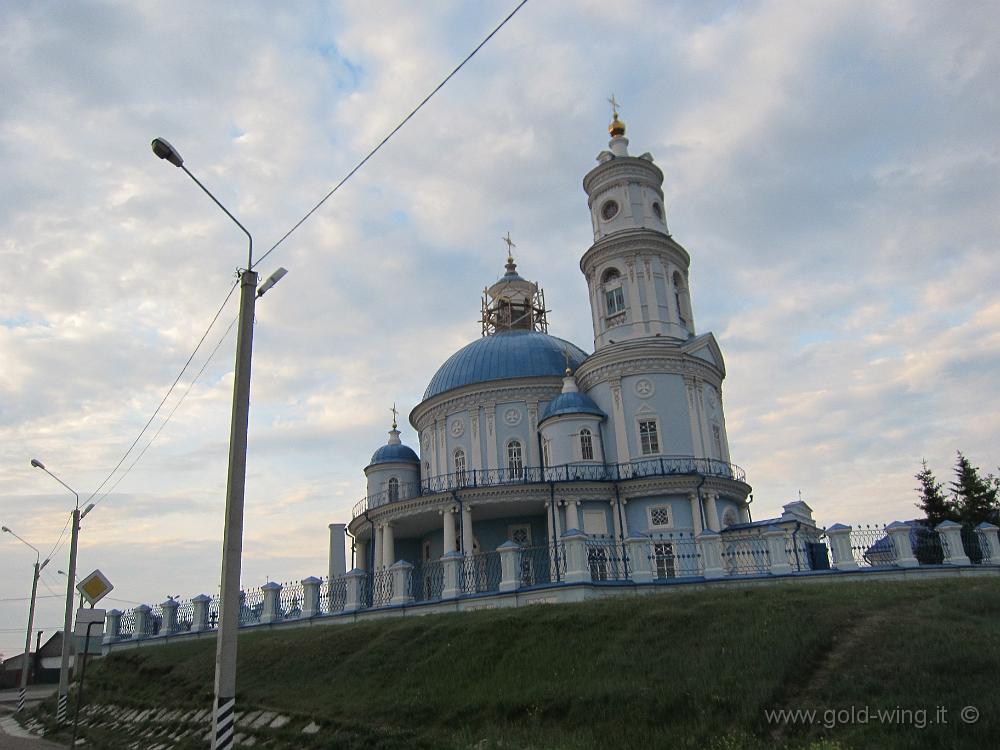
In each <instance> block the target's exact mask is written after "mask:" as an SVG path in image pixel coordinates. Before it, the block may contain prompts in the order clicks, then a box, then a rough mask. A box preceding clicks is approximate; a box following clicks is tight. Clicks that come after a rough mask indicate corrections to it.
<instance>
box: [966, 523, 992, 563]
mask: <svg viewBox="0 0 1000 750" xmlns="http://www.w3.org/2000/svg"><path fill="white" fill-rule="evenodd" d="M972 531H974V532H975V534H976V540H977V542H978V543H979V552H980V560H979V561H980V562H982V561H983V560H993V561H994V564H995V563H996V559H995V557H994V555H996V550H995V549H992V545H991V544H990V539H989V537H988V536H986V534H985V533H984V532H983V531H982V530H981V529H972Z"/></svg>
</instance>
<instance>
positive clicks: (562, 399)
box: [539, 391, 608, 422]
mask: <svg viewBox="0 0 1000 750" xmlns="http://www.w3.org/2000/svg"><path fill="white" fill-rule="evenodd" d="M560 414H594V415H596V416H598V417H601V418H602V419H603V418H606V417H607V416H608V415H607V414H605V413H604V412H603V411H601V409H600V407H598V406H597V404H595V403H594V400H593V399H592V398H591V397H590V396H588V395H587V394H586V393H580V392H579V391H573V392H570V393H560V394H559V395H558V396H556V397H555V398H554V399H552V400H551V401H549V405H548V406H547V407H545V413H544V414H542V418H541V419H540V420H539V421H540V422H544V421H545V420H546V419H548V418H549V417H558V416H559V415H560Z"/></svg>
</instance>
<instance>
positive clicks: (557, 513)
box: [554, 500, 565, 540]
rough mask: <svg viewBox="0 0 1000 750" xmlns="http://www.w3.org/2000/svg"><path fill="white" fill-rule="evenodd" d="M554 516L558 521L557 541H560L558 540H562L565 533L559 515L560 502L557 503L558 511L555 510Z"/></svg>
mask: <svg viewBox="0 0 1000 750" xmlns="http://www.w3.org/2000/svg"><path fill="white" fill-rule="evenodd" d="M554 515H555V520H556V539H557V540H558V539H562V535H563V531H565V529H563V525H562V518H561V517H560V514H559V501H558V500H557V501H556V509H555V513H554Z"/></svg>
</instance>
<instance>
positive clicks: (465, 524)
mask: <svg viewBox="0 0 1000 750" xmlns="http://www.w3.org/2000/svg"><path fill="white" fill-rule="evenodd" d="M472 547H473V537H472V506H471V505H469V504H468V503H465V505H463V506H462V552H463V553H464V554H465V556H466V557H468V556H470V555H472V554H473V550H472Z"/></svg>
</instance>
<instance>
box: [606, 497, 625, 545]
mask: <svg viewBox="0 0 1000 750" xmlns="http://www.w3.org/2000/svg"><path fill="white" fill-rule="evenodd" d="M609 504H610V505H611V523H612V525H613V526H614V529H615V541H618V542H620V541H621V540H622V539H624V537H623V536H622V524H621V518H619V517H618V501H617V500H612V501H611V502H610V503H609Z"/></svg>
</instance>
